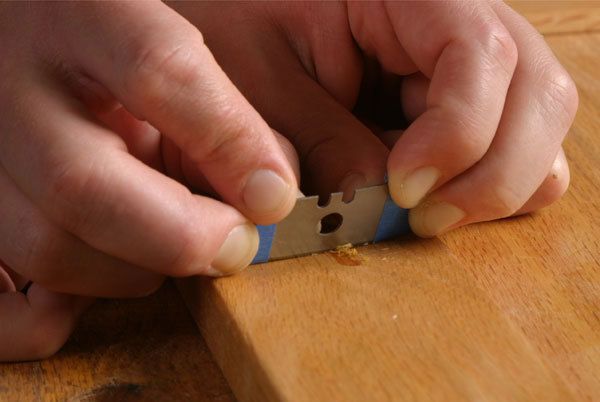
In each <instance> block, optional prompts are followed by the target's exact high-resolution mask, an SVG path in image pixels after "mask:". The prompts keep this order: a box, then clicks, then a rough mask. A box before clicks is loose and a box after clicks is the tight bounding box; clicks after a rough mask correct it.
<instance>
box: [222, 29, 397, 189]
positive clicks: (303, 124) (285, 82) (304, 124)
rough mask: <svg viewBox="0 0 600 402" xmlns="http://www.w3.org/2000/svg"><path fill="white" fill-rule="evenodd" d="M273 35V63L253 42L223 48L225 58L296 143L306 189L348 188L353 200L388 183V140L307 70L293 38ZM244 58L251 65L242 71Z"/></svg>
mask: <svg viewBox="0 0 600 402" xmlns="http://www.w3.org/2000/svg"><path fill="white" fill-rule="evenodd" d="M271 39H272V42H271V43H270V45H271V48H272V49H273V54H277V55H278V57H277V58H268V59H267V60H268V62H265V61H264V60H265V59H264V57H263V55H261V54H259V53H257V51H256V49H253V48H249V47H242V48H240V49H236V50H238V51H236V52H235V54H224V53H219V56H220V61H221V64H222V66H223V68H224V69H225V70H226V71H230V70H231V76H232V79H233V80H234V81H235V83H236V85H238V87H239V88H240V89H241V90H242V91H243V92H244V93H246V94H247V95H248V97H249V98H250V100H251V101H252V104H253V105H254V106H255V107H256V108H257V110H258V111H259V112H260V113H261V115H263V116H264V117H265V119H266V120H267V121H268V123H269V124H270V125H271V126H272V127H274V128H275V129H276V130H277V131H278V132H280V133H282V134H283V135H285V136H286V137H287V138H288V139H289V140H290V141H291V142H292V144H293V145H294V147H295V149H296V151H297V152H298V155H299V158H300V166H301V167H302V169H303V171H302V181H303V183H302V188H303V190H305V192H307V193H310V194H322V195H326V194H330V193H332V192H336V191H343V192H344V199H346V200H349V199H351V198H352V197H353V195H354V190H355V189H357V188H360V187H363V186H368V185H374V184H381V183H383V179H384V176H385V161H386V159H387V154H388V150H387V149H386V147H385V145H383V143H381V141H379V140H378V139H377V137H376V136H374V135H373V133H372V132H371V131H370V130H369V129H368V128H366V127H365V126H364V125H363V124H362V123H361V122H360V121H359V120H358V119H356V118H355V117H354V116H353V115H352V114H351V113H350V111H348V110H347V109H346V108H344V107H343V106H342V105H341V104H340V103H339V102H338V101H336V100H335V99H334V98H333V97H332V96H331V95H330V94H329V93H328V92H326V91H325V90H324V89H323V88H322V87H321V86H320V85H319V83H317V82H315V81H314V80H313V79H312V78H311V77H309V76H308V75H307V74H306V71H305V70H304V69H303V67H302V66H301V65H300V63H299V62H298V60H297V57H296V56H294V54H293V53H292V51H291V50H290V49H289V46H288V45H287V43H284V42H283V41H282V42H278V41H276V40H275V39H274V38H273V37H272V38H271ZM217 51H218V50H217ZM241 60H243V61H244V63H245V64H246V65H247V69H246V70H245V72H244V74H239V73H238V74H236V72H235V71H236V68H235V67H236V66H237V65H238V64H239V63H240V61H241ZM256 82H260V83H261V85H260V87H257V86H256Z"/></svg>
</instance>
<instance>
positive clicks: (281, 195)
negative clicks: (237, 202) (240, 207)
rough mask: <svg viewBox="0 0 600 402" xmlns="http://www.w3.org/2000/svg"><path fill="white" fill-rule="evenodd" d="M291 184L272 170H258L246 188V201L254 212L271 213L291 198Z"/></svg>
mask: <svg viewBox="0 0 600 402" xmlns="http://www.w3.org/2000/svg"><path fill="white" fill-rule="evenodd" d="M290 192H291V186H290V185H289V184H288V183H287V182H285V181H284V180H283V179H282V178H281V177H280V176H279V175H278V174H277V173H275V172H273V171H272V170H264V169H261V170H257V171H255V172H254V173H252V175H251V176H250V178H249V179H248V182H247V183H246V187H245V188H244V194H243V198H244V203H245V204H246V207H247V208H248V209H250V210H251V211H253V212H257V213H269V212H274V211H277V210H278V209H280V208H281V207H282V206H283V205H284V204H285V203H286V202H287V201H288V198H290Z"/></svg>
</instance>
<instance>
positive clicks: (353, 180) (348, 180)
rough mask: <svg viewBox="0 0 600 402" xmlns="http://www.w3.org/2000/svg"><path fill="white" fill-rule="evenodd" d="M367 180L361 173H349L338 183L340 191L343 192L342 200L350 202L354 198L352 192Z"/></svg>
mask: <svg viewBox="0 0 600 402" xmlns="http://www.w3.org/2000/svg"><path fill="white" fill-rule="evenodd" d="M366 182H367V178H366V177H365V175H364V174H362V173H356V172H353V173H350V174H348V175H347V176H346V177H344V180H342V182H341V183H340V191H343V192H344V195H343V196H342V201H344V202H350V201H352V199H353V198H354V192H355V191H356V190H357V189H359V188H361V187H363V186H364V185H365V183H366Z"/></svg>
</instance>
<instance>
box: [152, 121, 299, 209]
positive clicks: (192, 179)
mask: <svg viewBox="0 0 600 402" xmlns="http://www.w3.org/2000/svg"><path fill="white" fill-rule="evenodd" d="M273 133H274V134H275V137H276V138H277V142H278V143H279V146H280V147H281V149H282V151H283V153H284V155H285V157H286V159H287V161H288V163H289V164H290V166H291V168H292V171H293V172H294V176H295V177H296V182H297V183H300V162H299V160H298V154H297V153H296V150H295V149H294V146H293V145H292V143H291V142H290V141H289V140H288V139H287V138H285V137H284V136H283V135H281V134H279V133H278V132H277V131H275V130H273ZM164 146H165V147H166V152H164V153H163V155H168V157H167V158H165V159H164V160H165V166H166V171H167V172H171V171H174V172H176V175H177V177H179V180H180V181H181V182H182V183H186V184H187V185H188V186H190V187H191V188H192V190H193V191H194V192H196V193H199V194H203V195H210V196H211V197H214V198H218V197H219V194H218V193H217V192H216V191H215V189H214V188H213V187H212V186H211V185H210V183H209V182H208V180H207V179H206V176H204V173H202V170H201V169H200V167H199V166H198V165H197V164H196V163H194V161H193V160H191V159H190V158H189V157H187V156H186V155H185V154H183V155H182V154H181V153H180V152H179V151H178V150H177V149H176V145H175V144H174V143H173V142H172V141H169V140H168V139H166V141H165V143H164ZM173 164H179V166H175V167H173V166H172V165H173Z"/></svg>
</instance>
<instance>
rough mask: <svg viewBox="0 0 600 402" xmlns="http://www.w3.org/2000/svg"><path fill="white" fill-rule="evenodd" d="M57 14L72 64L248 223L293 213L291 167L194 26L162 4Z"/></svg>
mask: <svg viewBox="0 0 600 402" xmlns="http://www.w3.org/2000/svg"><path fill="white" fill-rule="evenodd" d="M90 8H91V9H92V10H91V12H90ZM62 10H64V11H63V12H62V13H58V14H59V17H60V23H57V24H56V26H60V27H61V29H59V31H58V32H57V34H58V35H57V36H58V37H60V38H61V40H62V41H64V43H62V44H59V45H58V46H60V48H61V53H63V54H64V55H65V57H66V58H67V60H68V61H69V62H71V63H72V64H74V65H76V66H81V67H82V68H83V69H84V70H85V72H86V73H87V74H89V75H91V76H92V77H93V78H94V79H96V80H98V81H100V82H101V83H102V84H103V85H104V86H106V87H107V88H108V89H109V91H110V92H112V94H113V95H114V96H116V98H117V99H118V100H119V101H120V102H121V103H122V104H123V105H124V106H125V107H126V108H127V109H128V110H129V111H131V112H132V113H133V114H135V115H136V117H138V118H140V119H143V120H148V121H149V122H150V123H151V124H152V125H153V126H154V127H156V128H157V129H158V130H160V131H161V132H162V133H163V134H164V135H166V136H168V137H169V139H171V140H172V141H173V142H174V143H175V144H176V145H177V146H178V147H179V148H180V149H181V150H182V152H184V153H185V154H186V156H188V157H189V158H190V159H191V160H192V161H193V162H194V163H195V164H196V165H198V166H199V167H200V169H201V171H202V173H203V174H204V176H205V177H206V178H207V180H208V181H209V183H210V185H211V186H212V187H213V188H214V189H215V190H216V191H217V192H218V193H219V194H220V195H221V196H222V197H223V199H224V200H225V201H226V202H227V203H229V204H231V205H233V206H235V207H236V208H237V209H238V210H239V211H240V212H242V213H243V214H244V215H246V216H247V217H249V218H250V219H252V220H253V221H254V222H256V223H261V224H269V223H274V222H275V221H277V220H279V219H282V218H283V217H285V215H287V214H288V213H289V211H290V210H291V208H292V207H293V205H294V203H295V195H296V188H297V183H296V180H295V177H294V173H293V170H292V168H291V167H290V166H289V163H288V162H287V160H286V158H285V155H284V154H283V152H282V151H281V149H280V147H279V145H278V143H277V140H276V138H275V136H274V135H273V134H272V132H271V130H270V128H269V127H268V125H267V124H266V123H265V121H264V120H263V119H262V118H261V117H260V115H259V114H258V113H257V112H256V111H255V110H254V109H253V108H252V106H251V105H250V104H249V103H248V101H247V100H246V99H245V98H244V97H243V96H242V94H241V93H240V92H239V91H238V90H237V88H236V87H235V86H234V85H233V84H232V83H231V81H230V80H229V79H228V77H227V76H226V75H225V73H224V72H223V71H222V69H221V68H220V67H219V65H218V64H217V63H216V61H215V59H214V57H213V56H212V54H211V52H210V50H209V49H208V48H207V46H206V45H205V44H204V42H203V37H202V35H201V33H200V32H199V31H198V30H197V29H196V28H195V27H194V26H193V25H191V24H190V23H189V22H188V21H187V20H185V19H184V18H183V17H181V16H180V15H179V14H177V13H176V12H175V11H173V10H171V9H170V8H169V7H168V6H166V5H165V4H163V3H161V2H144V3H136V2H124V3H96V4H93V5H90V4H85V5H81V4H76V5H73V6H69V5H67V6H65V7H64V8H63V9H62ZM55 14H56V13H55ZM107 21H109V22H110V23H109V24H107V23H106V22H107ZM72 32H77V33H78V35H72ZM82 49H85V51H82Z"/></svg>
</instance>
